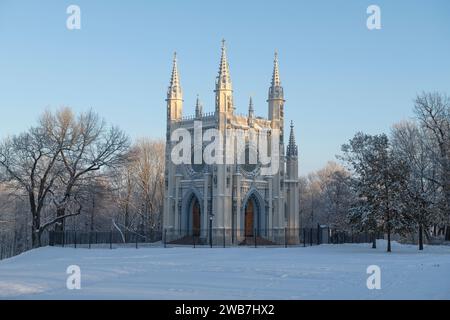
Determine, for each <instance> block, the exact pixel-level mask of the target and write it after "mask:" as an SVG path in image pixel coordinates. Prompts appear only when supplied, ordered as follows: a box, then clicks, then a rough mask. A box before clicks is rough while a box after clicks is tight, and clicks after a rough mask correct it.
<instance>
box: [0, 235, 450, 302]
mask: <svg viewBox="0 0 450 320" xmlns="http://www.w3.org/2000/svg"><path fill="white" fill-rule="evenodd" d="M378 248H379V249H376V250H373V249H371V248H370V245H365V244H364V245H356V244H355V245H351V244H348V245H322V246H316V247H307V248H301V247H299V248H287V249H286V248H245V247H239V248H225V249H219V248H214V249H209V248H196V249H194V248H188V247H181V248H166V249H164V248H145V249H138V250H136V249H132V248H124V249H114V250H108V249H91V250H89V249H73V248H52V247H47V248H41V249H37V250H33V251H30V252H27V253H24V254H22V255H20V256H17V257H14V258H11V259H8V260H4V261H1V262H0V298H1V299H5V298H6V299H17V298H19V299H450V247H443V246H433V247H432V246H428V247H425V250H424V251H423V252H419V251H418V250H417V248H416V247H415V246H403V245H398V244H394V246H393V253H391V254H388V253H386V252H384V250H385V244H384V243H379V246H378ZM69 265H78V266H79V267H80V268H81V290H68V289H67V288H66V280H67V277H68V275H67V274H66V269H67V267H68V266H69ZM369 265H378V266H379V267H380V268H381V290H368V289H367V286H366V280H367V278H368V276H369V275H368V274H367V273H366V269H367V267H368V266H369Z"/></svg>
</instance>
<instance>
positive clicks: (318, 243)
mask: <svg viewBox="0 0 450 320" xmlns="http://www.w3.org/2000/svg"><path fill="white" fill-rule="evenodd" d="M317 245H320V224H317Z"/></svg>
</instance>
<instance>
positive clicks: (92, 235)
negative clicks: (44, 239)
mask: <svg viewBox="0 0 450 320" xmlns="http://www.w3.org/2000/svg"><path fill="white" fill-rule="evenodd" d="M372 241H373V236H371V235H370V234H368V233H360V232H359V233H357V232H355V233H353V232H347V231H339V230H336V229H333V228H329V227H326V226H325V227H324V226H317V227H316V228H300V229H289V228H277V229H254V230H244V229H226V228H213V229H211V230H209V229H197V230H173V229H164V230H163V231H149V232H146V233H137V232H119V231H110V232H81V231H65V232H55V231H50V232H49V240H48V244H49V245H50V246H61V247H73V248H78V247H82V248H109V249H114V248H118V247H135V248H139V247H151V246H164V247H176V246H192V247H194V248H195V247H224V248H225V247H233V246H234V247H238V246H251V247H291V246H303V247H306V246H313V245H320V244H342V243H370V242H372Z"/></svg>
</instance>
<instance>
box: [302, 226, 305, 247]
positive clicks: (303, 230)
mask: <svg viewBox="0 0 450 320" xmlns="http://www.w3.org/2000/svg"><path fill="white" fill-rule="evenodd" d="M302 232H303V247H306V229H305V228H303V229H302Z"/></svg>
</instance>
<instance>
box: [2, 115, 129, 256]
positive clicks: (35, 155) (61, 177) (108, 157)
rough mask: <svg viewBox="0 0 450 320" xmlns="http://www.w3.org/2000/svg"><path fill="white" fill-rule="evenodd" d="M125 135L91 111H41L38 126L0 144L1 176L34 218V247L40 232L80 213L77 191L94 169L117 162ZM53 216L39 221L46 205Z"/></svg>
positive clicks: (124, 148)
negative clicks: (25, 202) (51, 207)
mask: <svg viewBox="0 0 450 320" xmlns="http://www.w3.org/2000/svg"><path fill="white" fill-rule="evenodd" d="M128 146H129V143H128V138H127V137H126V136H125V134H124V133H123V132H122V131H120V130H119V129H118V128H116V127H107V126H106V125H105V123H104V122H103V121H101V120H99V118H98V116H97V115H96V114H95V113H93V112H92V111H90V112H87V113H82V114H80V115H79V116H78V117H75V115H74V114H73V112H72V111H71V110H70V109H69V108H64V109H60V110H58V111H57V112H55V113H52V112H49V111H48V112H45V113H44V115H43V116H42V117H41V118H40V119H39V122H38V125H37V126H35V127H32V128H31V129H29V130H28V131H27V132H24V133H22V134H19V135H17V136H12V137H11V138H6V139H5V140H4V141H2V142H1V143H0V177H1V179H2V181H3V182H5V183H6V184H7V186H8V188H9V189H10V190H13V191H14V192H16V193H22V194H24V195H25V196H26V197H27V199H28V203H29V210H30V213H31V217H32V227H31V229H32V230H31V231H32V232H31V233H32V244H33V247H37V246H39V245H40V244H41V243H40V241H41V235H42V233H43V231H44V230H45V229H46V228H48V227H49V226H52V225H54V224H56V223H58V226H59V227H58V230H62V226H63V222H64V220H65V219H66V218H68V217H71V216H75V215H78V214H80V213H81V210H82V201H81V199H80V194H81V190H82V188H83V187H85V186H86V185H88V184H89V183H90V179H92V177H93V175H91V173H93V172H99V171H100V170H101V169H103V168H107V167H114V166H119V165H120V164H122V160H123V159H124V158H125V157H124V155H125V154H126V153H127V151H128ZM49 205H54V206H55V207H56V215H55V216H49V217H46V220H45V221H42V219H43V216H42V214H43V212H44V207H46V206H47V207H48V206H49Z"/></svg>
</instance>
